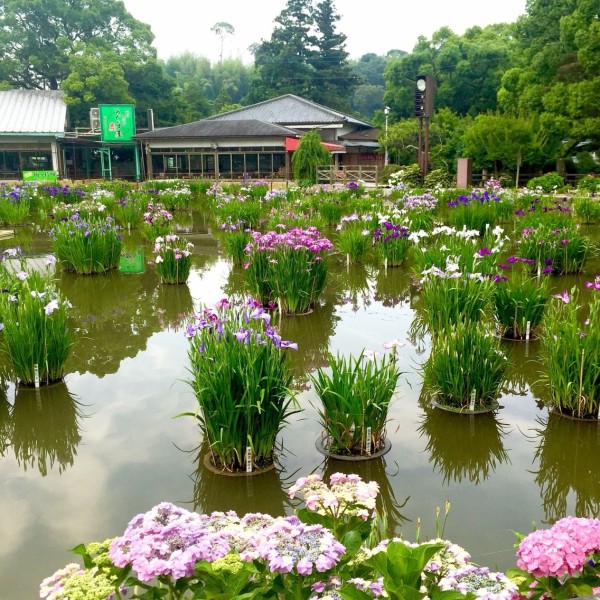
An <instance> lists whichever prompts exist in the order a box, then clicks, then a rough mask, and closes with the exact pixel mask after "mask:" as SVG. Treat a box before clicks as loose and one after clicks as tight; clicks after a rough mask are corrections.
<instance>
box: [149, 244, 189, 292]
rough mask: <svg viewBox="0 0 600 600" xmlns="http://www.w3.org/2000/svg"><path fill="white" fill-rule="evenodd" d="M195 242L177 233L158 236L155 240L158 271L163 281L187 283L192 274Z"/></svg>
mask: <svg viewBox="0 0 600 600" xmlns="http://www.w3.org/2000/svg"><path fill="white" fill-rule="evenodd" d="M192 248H193V244H192V243H191V242H187V241H186V240H185V239H182V238H180V237H179V236H177V235H166V236H165V237H164V238H162V237H158V238H156V240H155V241H154V254H156V258H155V259H154V262H155V264H156V272H157V273H158V274H159V275H160V280H161V282H162V283H168V284H173V285H177V284H181V283H185V282H186V281H187V279H188V277H189V275H190V266H191V258H190V254H191V249H192Z"/></svg>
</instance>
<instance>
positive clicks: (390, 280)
mask: <svg viewBox="0 0 600 600" xmlns="http://www.w3.org/2000/svg"><path fill="white" fill-rule="evenodd" d="M370 270H371V277H372V278H373V280H374V282H375V295H374V296H373V299H374V300H377V301H378V302H381V303H382V304H383V306H387V307H394V306H398V305H400V304H403V303H405V302H406V303H408V302H410V290H411V285H412V276H411V273H410V271H408V270H407V269H405V268H404V267H394V268H389V269H385V268H384V267H381V266H379V267H374V266H372V267H371V268H370Z"/></svg>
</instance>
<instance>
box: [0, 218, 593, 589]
mask: <svg viewBox="0 0 600 600" xmlns="http://www.w3.org/2000/svg"><path fill="white" fill-rule="evenodd" d="M192 225H197V224H196V223H192ZM192 231H193V233H192V234H190V238H191V239H192V241H193V243H194V244H195V248H194V256H193V267H192V272H191V276H190V280H189V283H188V285H187V286H171V287H169V286H161V285H160V284H159V282H158V277H157V276H156V273H155V272H154V270H153V267H152V266H151V265H147V266H146V270H145V272H144V273H141V274H129V275H125V274H122V273H118V272H115V273H110V274H108V275H105V276H94V277H76V276H74V275H70V274H60V277H59V285H60V287H61V290H62V291H63V293H64V294H65V295H66V296H67V297H68V298H69V300H70V301H71V302H72V304H73V328H74V330H75V333H76V335H75V337H76V346H75V349H74V352H73V355H72V357H71V358H70V360H69V363H68V365H67V372H68V375H67V377H66V380H65V382H64V383H62V384H59V385H57V386H52V387H51V388H49V389H47V390H40V393H39V394H36V392H35V390H20V389H19V388H15V386H14V384H13V383H10V382H8V383H5V384H4V385H3V387H2V388H1V389H0V481H1V482H2V484H1V487H0V506H2V511H1V512H0V531H2V534H3V543H2V545H0V597H2V598H10V599H11V600H25V599H27V600H29V599H30V598H33V597H36V596H37V589H38V585H39V582H40V581H41V580H42V579H43V578H44V577H46V576H48V575H50V574H51V573H52V572H53V571H54V570H56V569H57V568H59V567H62V566H63V565H64V564H66V563H68V562H70V561H71V560H72V556H71V555H70V554H69V553H68V549H69V548H72V547H74V546H76V545H77V544H79V543H80V542H86V543H87V542H90V541H93V540H103V539H105V538H107V537H112V536H116V535H119V534H120V533H122V531H123V530H124V528H125V526H126V524H127V522H128V521H129V520H130V519H131V518H132V517H133V516H134V515H136V514H138V513H141V512H145V511H146V510H148V509H149V508H151V507H152V506H153V505H155V504H157V503H158V502H161V501H169V502H174V503H177V504H180V505H184V506H186V507H188V508H190V509H193V508H196V509H197V510H199V511H213V510H228V509H235V510H237V511H239V512H246V511H268V512H272V513H273V514H284V513H286V512H290V511H291V510H292V509H293V503H292V502H290V501H289V499H288V498H287V494H286V490H287V488H288V487H289V485H291V483H292V482H293V481H294V480H295V479H296V478H297V477H299V476H301V475H306V474H308V473H312V472H318V473H325V474H326V475H329V474H332V473H334V472H336V471H337V470H340V471H345V472H351V471H354V472H358V473H360V474H361V476H363V477H364V478H366V479H371V478H373V479H376V480H377V481H379V482H380V485H381V487H382V498H381V502H382V505H383V507H384V508H385V509H386V512H387V513H388V515H390V519H391V528H392V529H393V532H394V533H402V534H403V535H405V536H406V537H407V538H408V539H413V538H414V534H415V529H416V521H417V518H419V517H420V518H421V523H422V533H421V537H422V539H424V538H426V537H427V536H432V535H434V534H435V513H436V507H438V506H440V507H443V506H444V502H445V501H446V500H449V501H450V502H451V506H452V508H451V511H450V516H449V518H448V523H447V527H446V532H445V535H446V537H447V538H450V539H452V540H453V541H455V542H456V543H458V544H460V545H462V546H464V547H465V548H467V549H468V550H469V551H470V552H471V553H472V555H473V558H474V560H475V561H477V562H479V563H482V564H485V565H488V566H490V567H494V566H498V567H499V568H502V569H504V568H507V567H509V566H511V565H512V564H514V548H513V544H514V542H515V538H514V535H513V534H512V532H511V530H518V531H522V532H528V531H529V530H530V528H531V524H532V522H533V521H535V522H536V523H537V524H538V525H543V524H544V523H547V522H549V521H550V520H553V519H557V518H560V517H562V516H564V515H566V514H579V513H583V512H586V513H587V516H594V514H593V513H596V515H595V516H597V513H598V510H599V506H600V488H599V487H598V481H600V477H599V473H598V466H597V461H595V460H593V459H592V458H591V457H594V456H597V455H598V450H599V449H600V429H599V428H598V424H597V423H573V422H571V421H569V420H567V419H564V418H562V417H560V416H557V415H548V412H547V410H546V409H545V408H544V407H543V403H542V398H543V395H544V389H543V386H541V385H540V384H539V383H538V370H537V368H538V367H537V362H536V361H538V359H539V357H538V346H537V344H536V343H535V342H531V343H530V344H529V345H527V346H526V345H525V344H519V343H516V342H507V343H506V344H505V351H506V352H507V353H508V354H509V356H510V358H511V360H512V362H513V367H512V368H511V370H510V375H509V377H510V382H509V385H508V386H507V390H506V393H505V394H504V395H503V397H502V398H501V400H500V403H501V405H502V408H501V409H500V411H499V412H498V414H497V415H496V416H494V415H487V416H486V417H484V418H483V419H469V417H461V416H456V415H449V414H446V413H442V412H440V411H436V410H434V409H431V408H429V407H427V406H424V404H423V401H422V399H421V380H420V374H419V366H420V364H421V363H422V362H423V361H424V360H425V359H426V358H427V355H428V351H429V346H428V340H427V339H425V340H414V341H412V342H411V340H410V334H409V331H410V327H411V323H412V320H413V316H414V312H413V308H412V306H411V295H412V294H413V293H414V284H413V282H412V280H411V277H410V274H409V273H408V272H407V271H406V270H405V269H401V268H398V269H388V270H387V272H386V271H385V270H384V269H383V268H380V267H378V266H376V265H351V266H350V267H347V266H346V264H345V260H342V259H341V258H339V259H338V257H333V259H332V264H331V272H330V277H329V281H328V285H327V288H326V290H325V293H324V295H323V297H322V299H321V301H320V303H319V306H317V307H315V309H314V311H313V313H312V314H310V315H306V316H298V317H293V316H286V317H283V318H281V320H280V326H281V332H282V335H283V337H284V338H285V339H291V340H294V341H297V342H298V343H299V347H300V350H299V352H298V353H297V354H295V355H294V356H293V360H292V365H293V368H294V372H295V375H296V379H297V385H298V389H299V395H298V400H299V402H300V404H301V406H302V408H303V409H304V410H303V411H302V413H301V414H298V415H294V416H293V417H291V419H290V423H289V425H288V426H287V427H286V428H285V429H284V430H283V434H282V446H283V450H282V452H281V455H280V456H279V464H278V468H277V470H275V471H272V472H270V473H266V474H264V475H261V476H257V477H254V478H252V479H251V480H248V479H247V478H232V477H222V476H216V475H214V474H212V473H210V472H208V471H206V470H205V469H204V467H202V465H201V464H200V462H199V461H200V460H201V458H202V456H203V452H204V449H203V447H202V443H201V442H202V440H201V439H200V436H199V432H198V428H197V425H196V423H195V422H194V420H193V419H192V418H190V417H187V416H183V417H180V418H177V415H178V414H180V413H183V412H186V411H194V410H195V409H196V406H197V404H196V401H195V398H194V396H193V393H192V390H191V388H190V387H189V386H188V385H187V384H186V383H185V379H186V378H187V376H188V373H187V370H186V368H187V341H186V339H185V337H184V335H183V327H184V323H185V315H186V314H188V313H189V312H191V311H193V310H194V309H196V308H198V307H199V306H200V304H201V303H207V304H213V303H214V302H216V301H217V300H219V299H220V298H221V297H223V295H224V294H225V293H226V294H228V295H230V296H232V295H233V296H235V295H239V296H241V295H244V293H245V292H244V276H243V269H241V268H233V267H232V266H231V263H230V262H229V261H228V260H227V259H225V258H224V257H223V255H222V253H221V250H220V249H219V248H218V246H217V245H216V243H215V242H214V240H212V238H211V237H210V235H209V234H208V229H207V228H206V223H205V222H204V221H201V224H200V227H192ZM20 235H21V236H23V238H24V239H23V242H22V244H23V245H24V246H25V247H26V248H29V249H31V250H35V249H39V251H47V249H48V248H47V242H46V241H45V240H44V239H42V238H41V237H40V238H39V240H41V241H37V239H36V238H31V237H30V238H27V236H26V234H25V233H23V232H21V233H20ZM4 244H5V246H7V245H8V246H9V245H10V242H8V243H7V242H6V241H5V242H4ZM40 244H41V245H40ZM150 259H151V253H150V248H149V247H146V248H145V260H146V262H148V260H150ZM565 283H566V284H565ZM572 283H573V280H569V281H568V282H566V280H561V281H560V282H559V281H556V282H555V285H556V286H557V289H559V290H562V289H565V288H567V287H570V285H572ZM393 339H399V340H401V341H403V342H405V345H404V346H403V347H402V348H401V349H400V365H401V369H402V371H403V372H404V374H403V376H402V377H401V382H400V384H399V387H398V392H397V395H396V397H395V399H394V401H393V404H392V406H391V410H390V422H389V424H388V434H389V437H390V439H391V442H392V448H391V451H390V452H389V453H388V454H387V455H386V456H385V458H384V459H383V460H380V461H378V462H376V463H375V462H371V463H369V462H365V463H361V464H360V465H354V464H351V463H341V462H336V461H333V460H325V459H324V457H323V456H322V455H321V454H320V453H319V452H317V450H316V448H315V445H314V444H315V441H316V440H317V438H318V436H319V433H320V427H319V423H318V417H317V411H316V409H315V404H316V396H315V395H314V393H313V392H312V390H311V389H310V386H309V385H308V383H307V380H306V377H305V375H306V373H307V372H310V371H312V370H314V369H315V368H317V367H318V366H320V365H323V364H325V360H324V357H325V352H327V351H330V352H333V353H337V352H339V353H342V354H358V353H359V352H360V351H361V350H363V349H364V348H369V349H372V350H378V351H381V352H383V351H384V350H383V344H384V343H385V342H389V341H391V340H393ZM7 574H10V576H8V575H7Z"/></svg>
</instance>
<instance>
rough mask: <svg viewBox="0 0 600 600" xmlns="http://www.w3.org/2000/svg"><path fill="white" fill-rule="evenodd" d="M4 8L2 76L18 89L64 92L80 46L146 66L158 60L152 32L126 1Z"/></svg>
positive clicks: (10, 2) (55, 1) (31, 2)
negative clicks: (108, 50)
mask: <svg viewBox="0 0 600 600" xmlns="http://www.w3.org/2000/svg"><path fill="white" fill-rule="evenodd" d="M2 8H3V10H2V13H1V16H0V46H2V48H3V54H2V57H1V58H0V71H2V70H4V71H5V73H6V77H7V79H8V81H9V82H10V83H11V85H12V86H14V87H16V88H26V89H44V88H50V89H53V90H56V89H59V87H60V84H61V83H62V82H63V81H64V80H65V79H66V78H67V76H68V75H69V73H70V71H71V67H70V64H69V61H70V59H71V57H72V56H73V54H74V53H76V52H77V50H78V49H80V48H81V45H79V44H83V45H84V47H85V46H88V45H89V46H90V47H93V48H95V49H96V50H97V51H102V50H103V49H105V48H113V49H115V50H116V49H118V52H119V54H120V55H121V56H123V57H125V56H128V57H131V60H138V61H142V62H143V61H145V60H146V59H147V58H148V57H151V56H153V55H154V50H153V49H152V48H151V43H152V40H153V37H154V36H153V35H152V32H151V31H150V27H149V26H148V25H145V24H144V23H141V22H140V21H137V20H136V19H134V18H133V17H132V16H131V15H130V14H129V13H128V12H127V10H126V9H125V5H124V4H123V3H122V2H117V1H115V0H104V1H103V2H94V3H90V2H85V1H84V0H75V1H73V2H64V0H47V1H45V2H43V3H40V2H36V1H35V0H25V1H21V0H7V1H6V2H4V3H3V7H2ZM88 54H91V50H90V51H88ZM2 67H4V68H2Z"/></svg>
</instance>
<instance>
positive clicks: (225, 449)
mask: <svg viewBox="0 0 600 600" xmlns="http://www.w3.org/2000/svg"><path fill="white" fill-rule="evenodd" d="M203 315H204V316H205V318H206V320H203V321H202V322H201V321H200V320H198V322H196V323H195V324H193V325H192V327H193V328H194V329H195V332H194V333H193V334H192V337H191V338H190V348H189V352H188V356H189V361H190V373H191V375H192V377H191V379H190V380H189V383H190V385H191V386H192V388H193V390H194V393H195V394H196V399H197V400H198V406H199V411H198V413H197V414H195V415H193V416H195V417H196V419H197V420H198V423H199V425H200V429H201V431H202V434H203V436H204V438H205V439H206V440H207V441H208V444H209V445H210V452H211V455H212V457H213V462H214V464H215V466H216V467H218V468H221V469H224V470H227V471H239V470H243V469H245V468H247V466H248V465H247V464H246V448H247V447H251V448H252V466H253V468H261V467H265V466H267V465H270V464H271V463H272V462H273V455H274V451H275V442H276V439H277V435H278V434H279V432H280V430H281V428H282V426H283V425H284V423H285V421H286V419H287V418H288V417H289V416H290V415H292V414H293V413H294V412H296V411H295V410H294V403H293V396H291V392H290V389H289V388H290V385H291V383H292V375H291V371H290V368H289V363H288V356H287V351H286V350H285V348H284V347H283V345H282V342H281V338H280V337H279V338H277V337H275V335H276V332H275V331H271V330H269V328H268V319H267V317H268V315H266V313H263V312H258V311H256V310H254V308H253V307H252V306H250V305H248V306H245V307H227V306H223V307H220V308H218V309H217V310H216V311H212V310H209V309H206V308H205V309H204V311H203ZM188 332H189V328H188Z"/></svg>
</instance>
